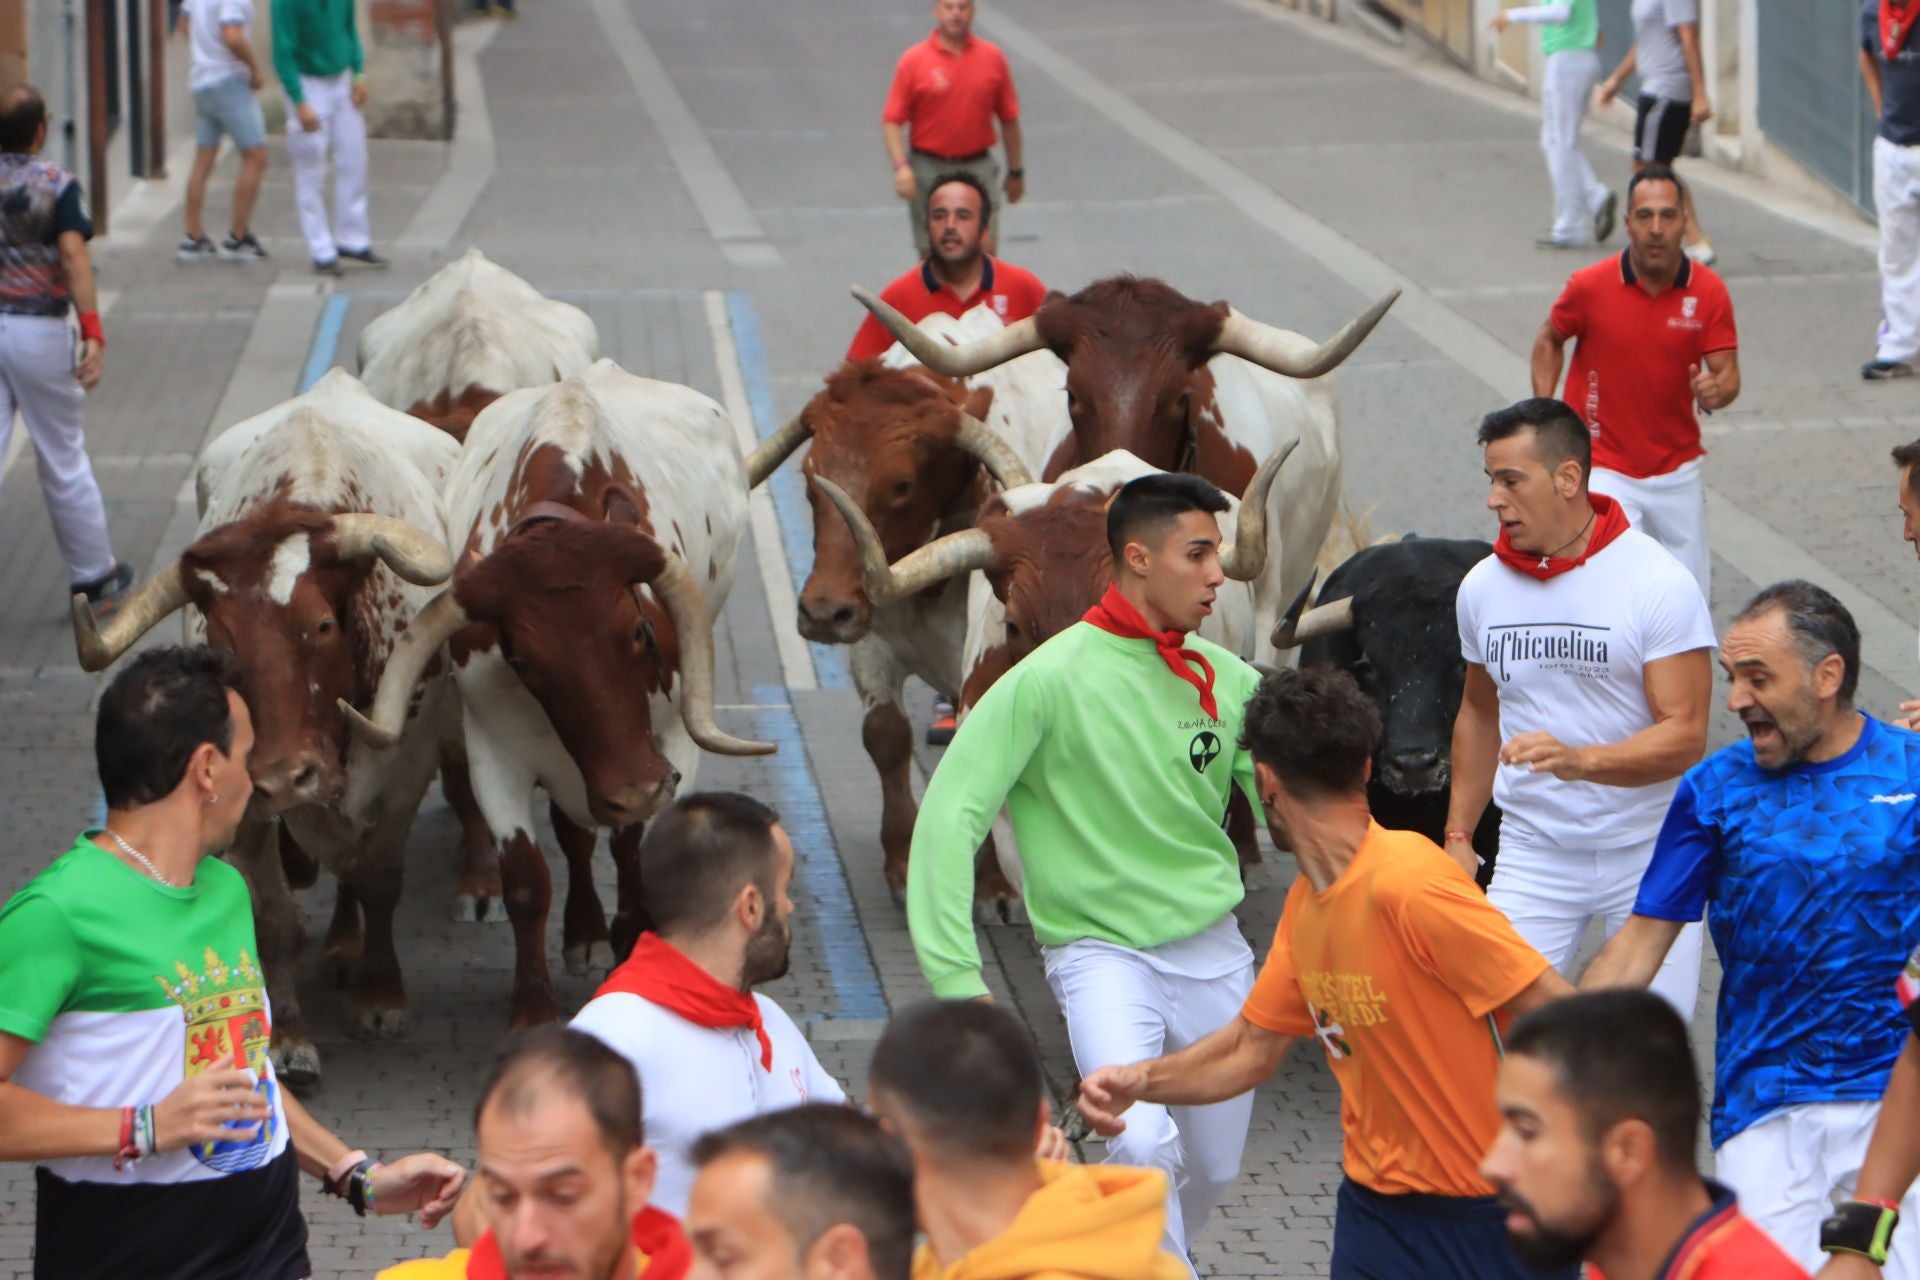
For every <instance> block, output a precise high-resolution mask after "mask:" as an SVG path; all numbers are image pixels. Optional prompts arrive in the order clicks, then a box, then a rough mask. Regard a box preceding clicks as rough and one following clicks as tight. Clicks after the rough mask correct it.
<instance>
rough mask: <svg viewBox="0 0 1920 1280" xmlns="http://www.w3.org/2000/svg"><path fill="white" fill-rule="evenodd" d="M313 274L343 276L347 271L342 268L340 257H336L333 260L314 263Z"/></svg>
mask: <svg viewBox="0 0 1920 1280" xmlns="http://www.w3.org/2000/svg"><path fill="white" fill-rule="evenodd" d="M313 274H315V275H317V276H342V275H345V274H346V272H344V271H342V270H341V269H340V259H338V258H335V259H334V260H333V261H332V262H316V263H314V264H313Z"/></svg>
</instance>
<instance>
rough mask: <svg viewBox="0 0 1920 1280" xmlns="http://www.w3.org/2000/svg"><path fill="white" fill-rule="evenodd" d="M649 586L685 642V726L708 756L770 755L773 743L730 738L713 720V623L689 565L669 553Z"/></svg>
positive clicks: (682, 646)
mask: <svg viewBox="0 0 1920 1280" xmlns="http://www.w3.org/2000/svg"><path fill="white" fill-rule="evenodd" d="M647 585H649V586H651V587H652V588H653V594H654V598H655V599H657V600H659V601H660V605H661V607H662V608H664V609H665V610H666V611H667V617H669V618H671V619H672V620H673V633H674V635H675V636H677V637H678V638H679V640H680V679H681V680H682V681H683V685H682V688H681V691H680V722H681V723H682V724H684V725H686V727H687V733H688V735H689V736H690V737H692V739H693V740H694V743H695V744H696V745H698V746H699V747H700V748H701V749H702V750H703V751H711V752H713V753H714V754H716V755H723V756H769V755H772V754H773V753H774V751H775V750H776V747H775V745H774V744H773V743H771V742H753V741H751V740H749V739H746V738H736V737H734V736H733V735H732V734H729V733H725V732H723V731H722V730H721V728H720V726H719V725H717V724H715V723H714V719H713V619H712V618H711V617H710V616H708V614H707V604H706V601H705V600H704V599H702V598H701V595H700V587H699V584H698V583H696V582H695V581H694V580H693V572H692V570H690V569H688V568H687V562H686V561H685V560H683V559H681V558H680V557H679V556H678V555H675V554H673V553H672V552H669V553H668V554H667V562H666V565H665V567H663V568H662V569H661V570H660V572H659V573H658V574H656V575H655V576H654V578H653V580H652V581H651V582H650V583H648V584H647Z"/></svg>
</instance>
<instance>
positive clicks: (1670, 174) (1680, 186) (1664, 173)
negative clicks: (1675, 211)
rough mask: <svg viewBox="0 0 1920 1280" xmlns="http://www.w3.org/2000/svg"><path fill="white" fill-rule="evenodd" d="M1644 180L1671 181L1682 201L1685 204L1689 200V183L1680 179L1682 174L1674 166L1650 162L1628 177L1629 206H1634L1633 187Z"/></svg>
mask: <svg viewBox="0 0 1920 1280" xmlns="http://www.w3.org/2000/svg"><path fill="white" fill-rule="evenodd" d="M1643 182H1671V183H1672V184H1673V189H1674V191H1675V192H1677V193H1678V194H1679V196H1680V203H1681V204H1683V205H1684V204H1685V203H1686V202H1687V184H1686V183H1684V182H1682V181H1681V180H1680V175H1679V174H1677V173H1675V172H1674V171H1673V166H1672V165H1670V164H1650V165H1648V166H1647V167H1646V168H1644V169H1642V170H1640V171H1639V172H1638V173H1636V174H1634V175H1633V176H1632V177H1631V178H1629V179H1627V208H1629V209H1631V208H1633V189H1634V188H1635V187H1637V186H1639V185H1640V184H1641V183H1643Z"/></svg>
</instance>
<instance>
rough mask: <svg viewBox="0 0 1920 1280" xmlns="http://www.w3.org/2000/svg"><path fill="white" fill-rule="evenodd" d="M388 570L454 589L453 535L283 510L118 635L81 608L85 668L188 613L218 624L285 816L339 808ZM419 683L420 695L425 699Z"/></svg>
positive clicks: (211, 540) (220, 551) (214, 546)
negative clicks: (369, 594)
mask: <svg viewBox="0 0 1920 1280" xmlns="http://www.w3.org/2000/svg"><path fill="white" fill-rule="evenodd" d="M377 564H384V565H386V566H387V568H389V569H391V570H392V571H393V572H394V573H396V574H398V575H399V576H400V577H401V578H404V579H405V580H406V581H408V582H411V583H414V584H416V585H419V586H433V585H435V584H437V583H441V582H444V581H446V579H447V576H448V575H449V574H450V573H451V572H452V571H453V562H452V560H451V559H450V558H449V556H448V555H447V551H446V548H445V547H444V546H442V545H441V541H440V538H439V537H438V536H437V535H435V534H431V533H427V532H425V531H423V530H420V529H416V528H414V527H413V526H412V525H409V524H406V523H405V522H403V521H400V520H395V519H391V518H388V517H386V516H375V515H362V514H329V513H327V512H325V511H320V510H316V509H313V508H311V507H299V506H292V505H286V504H278V503H276V504H272V505H268V506H265V507H260V508H256V509H255V510H254V511H252V512H249V513H248V514H247V515H245V516H243V517H242V518H240V519H238V520H235V521H233V522H232V523H229V524H225V525H221V526H220V527H219V528H217V529H213V530H211V531H210V532H208V533H206V534H204V535H203V536H202V537H201V538H200V539H199V540H198V541H196V542H195V543H193V545H192V546H190V547H188V548H187V549H186V550H185V551H183V552H181V553H180V559H179V561H178V562H177V563H175V564H173V565H171V566H169V567H167V568H166V569H164V570H162V571H161V572H160V573H158V574H156V575H155V576H154V577H153V579H152V580H151V581H149V582H148V583H147V584H146V585H145V586H143V587H142V588H141V589H140V590H139V591H138V592H136V593H135V594H134V595H133V596H132V597H130V598H129V599H128V600H127V601H126V603H125V604H123V605H122V606H121V608H120V611H119V612H118V613H116V614H115V615H114V616H113V617H112V618H111V619H110V620H109V621H108V622H107V623H106V625H105V626H104V627H101V626H99V625H98V624H96V622H95V620H94V617H93V612H92V610H91V609H90V608H89V607H88V605H87V602H86V598H85V597H84V596H75V597H74V599H73V631H74V641H75V644H76V647H77V648H78V649H79V653H80V665H81V666H82V667H84V668H86V669H87V670H88V671H99V670H102V669H103V668H105V667H107V666H108V665H110V664H111V663H112V662H113V661H114V660H115V659H117V658H118V657H119V656H120V655H121V654H122V653H125V652H126V650H127V649H128V648H129V647H130V646H131V645H132V644H133V643H134V642H135V641H137V640H138V639H139V638H140V637H141V636H143V635H145V634H146V633H147V632H148V631H149V630H151V629H152V628H153V627H154V626H155V625H156V624H157V623H159V622H160V621H161V620H162V619H164V618H166V617H167V616H168V615H170V614H172V613H173V612H174V610H176V609H178V608H180V607H181V606H182V605H185V604H192V605H193V606H194V607H195V608H197V609H199V610H200V612H201V613H202V614H203V615H204V616H205V618H206V623H207V640H208V643H210V644H212V645H214V646H215V647H217V648H221V649H225V650H227V651H228V652H230V653H232V654H233V655H234V656H235V657H237V658H239V659H240V661H241V662H242V663H244V664H245V665H246V668H247V672H248V675H247V710H248V712H249V713H250V714H251V715H252V717H253V725H254V732H255V735H256V740H255V745H254V749H253V757H252V760H251V762H250V765H249V770H250V772H251V773H252V775H253V784H254V790H255V792H256V794H257V795H258V797H259V799H260V800H261V801H262V802H263V803H264V804H265V805H266V806H267V808H268V810H269V811H271V812H280V811H283V810H285V809H289V808H293V807H296V806H299V805H303V804H316V803H329V802H332V801H336V800H338V799H339V798H340V796H341V795H342V794H343V792H344V790H345V786H346V748H347V736H346V732H345V729H344V725H343V721H342V719H341V716H340V713H339V711H338V710H337V709H336V708H337V706H338V704H339V703H340V702H341V701H343V700H348V701H351V700H354V699H357V698H360V697H363V696H365V694H367V693H368V692H370V690H369V689H368V688H366V687H365V685H366V684H367V683H369V680H368V675H367V673H368V672H369V671H370V670H371V669H372V667H373V663H374V660H375V655H374V653H373V649H374V642H375V639H376V634H375V632H376V620H375V617H374V613H375V611H376V609H377V606H375V605H374V604H372V603H371V602H370V601H368V600H367V598H366V594H365V591H364V589H365V587H366V586H367V579H368V576H369V575H370V574H372V573H373V571H374V568H375V566H376V565H377ZM411 688H412V685H411V684H409V685H408V689H409V690H411Z"/></svg>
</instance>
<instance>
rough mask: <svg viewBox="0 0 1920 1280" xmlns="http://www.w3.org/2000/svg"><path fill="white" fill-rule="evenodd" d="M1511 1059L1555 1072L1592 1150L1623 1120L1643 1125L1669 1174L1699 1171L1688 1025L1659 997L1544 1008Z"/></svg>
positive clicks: (1598, 998)
mask: <svg viewBox="0 0 1920 1280" xmlns="http://www.w3.org/2000/svg"><path fill="white" fill-rule="evenodd" d="M1507 1054H1508V1056H1509V1057H1518V1058H1534V1059H1537V1060H1539V1061H1540V1062H1543V1063H1545V1064H1546V1065H1547V1066H1548V1067H1550V1068H1552V1070H1553V1074H1554V1079H1555V1083H1556V1084H1557V1085H1558V1086H1559V1088H1560V1091H1561V1092H1562V1093H1563V1094H1565V1095H1566V1097H1567V1101H1568V1102H1569V1103H1570V1104H1571V1105H1572V1107H1573V1108H1574V1110H1575V1111H1577V1112H1579V1113H1581V1118H1582V1120H1583V1121H1584V1123H1585V1127H1586V1131H1587V1138H1588V1140H1589V1141H1590V1142H1597V1141H1599V1139H1600V1137H1601V1136H1602V1135H1603V1134H1605V1133H1606V1132H1607V1131H1608V1130H1609V1129H1611V1128H1613V1126H1614V1125H1616V1124H1619V1123H1620V1122H1621V1121H1622V1120H1643V1121H1645V1122H1646V1124H1647V1126H1648V1127H1649V1128H1651V1129H1652V1130H1653V1137H1654V1144H1655V1147H1656V1149H1657V1150H1658V1152H1659V1156H1660V1163H1661V1164H1662V1165H1663V1166H1664V1167H1665V1168H1666V1169H1668V1170H1669V1171H1671V1172H1682V1171H1690V1170H1692V1169H1693V1167H1694V1162H1693V1153H1694V1147H1695V1144H1696V1143H1697V1142H1698V1141H1699V1135H1700V1081H1699V1077H1698V1076H1697V1075H1696V1074H1695V1072H1694V1066H1693V1048H1692V1046H1691V1045H1689V1044H1688V1042H1687V1024H1686V1023H1684V1022H1682V1021H1681V1020H1680V1015H1679V1014H1678V1013H1676V1012H1674V1008H1673V1006H1672V1005H1670V1004H1668V1003H1667V1002H1666V1000H1664V999H1663V998H1661V997H1660V996H1657V995H1654V994H1653V993H1652V992H1650V991H1645V990H1630V989H1615V990H1609V991H1583V992H1580V993H1578V994H1576V995H1570V996H1567V997H1566V998H1564V999H1561V1000H1555V1001H1553V1002H1552V1003H1550V1004H1544V1005H1541V1006H1540V1007H1539V1008H1537V1009H1535V1010H1533V1011H1532V1012H1530V1013H1528V1014H1527V1015H1526V1016H1524V1017H1522V1018H1520V1019H1519V1020H1518V1021H1517V1022H1515V1023H1514V1024H1513V1029H1512V1030H1511V1031H1510V1032H1508V1034H1507Z"/></svg>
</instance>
